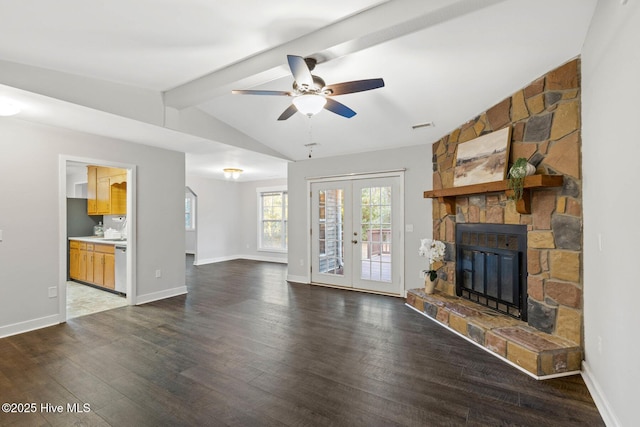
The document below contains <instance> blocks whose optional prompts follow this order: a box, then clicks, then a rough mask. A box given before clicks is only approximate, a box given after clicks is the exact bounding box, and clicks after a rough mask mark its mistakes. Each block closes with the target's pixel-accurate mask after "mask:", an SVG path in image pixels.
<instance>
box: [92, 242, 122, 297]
mask: <svg viewBox="0 0 640 427" xmlns="http://www.w3.org/2000/svg"><path fill="white" fill-rule="evenodd" d="M114 253H115V248H114V246H113V245H98V244H96V245H95V248H94V251H93V255H94V261H93V262H94V266H93V282H92V283H93V284H95V285H99V286H104V287H105V288H109V289H115V288H116V262H115V261H116V258H115V255H114Z"/></svg>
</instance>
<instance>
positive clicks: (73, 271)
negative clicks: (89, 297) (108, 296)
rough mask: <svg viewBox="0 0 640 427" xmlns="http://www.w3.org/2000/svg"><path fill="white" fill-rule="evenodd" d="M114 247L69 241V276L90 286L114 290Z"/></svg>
mask: <svg viewBox="0 0 640 427" xmlns="http://www.w3.org/2000/svg"><path fill="white" fill-rule="evenodd" d="M115 274H116V268H115V246H114V245H103V244H98V243H96V244H93V243H85V242H82V241H78V240H69V276H70V277H71V278H72V279H74V280H78V281H81V282H85V283H90V284H92V285H98V286H102V287H104V288H108V289H115V284H116V280H115Z"/></svg>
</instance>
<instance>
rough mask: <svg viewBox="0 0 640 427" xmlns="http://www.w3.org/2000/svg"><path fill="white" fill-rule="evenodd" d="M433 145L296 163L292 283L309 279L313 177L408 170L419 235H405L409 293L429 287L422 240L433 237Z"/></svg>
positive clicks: (292, 173)
mask: <svg viewBox="0 0 640 427" xmlns="http://www.w3.org/2000/svg"><path fill="white" fill-rule="evenodd" d="M431 142H432V141H425V144H424V145H421V146H417V147H407V148H400V149H394V150H383V151H373V152H369V153H362V154H353V155H347V156H340V157H331V158H322V159H311V160H304V161H300V162H295V163H290V164H289V170H288V187H289V257H288V259H289V279H290V280H292V281H297V282H306V281H307V279H308V276H309V266H308V264H307V263H308V253H309V248H310V242H309V231H308V229H307V220H308V218H309V216H310V212H308V211H307V204H308V200H309V195H308V189H307V178H314V177H317V176H327V175H345V174H350V173H369V172H380V171H385V170H392V169H402V168H406V172H405V183H404V190H405V206H404V214H405V219H404V222H405V226H410V225H413V232H406V233H405V259H404V278H405V283H404V288H405V289H412V288H418V287H422V286H424V282H423V281H422V279H420V278H419V274H420V271H421V270H423V269H424V268H426V267H428V266H427V265H426V264H425V259H424V258H421V257H420V256H419V255H418V247H419V246H420V239H421V238H425V237H431V234H432V217H431V200H430V199H424V198H423V197H422V193H423V191H425V190H430V189H431V186H432V164H431Z"/></svg>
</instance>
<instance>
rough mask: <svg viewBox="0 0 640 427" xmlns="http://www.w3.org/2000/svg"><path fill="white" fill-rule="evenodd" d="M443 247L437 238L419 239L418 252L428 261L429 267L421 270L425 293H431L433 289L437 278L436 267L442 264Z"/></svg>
mask: <svg viewBox="0 0 640 427" xmlns="http://www.w3.org/2000/svg"><path fill="white" fill-rule="evenodd" d="M445 249H446V247H445V245H444V243H442V242H441V241H439V240H434V239H420V249H419V250H418V253H419V254H420V256H422V257H424V258H426V259H427V260H428V261H429V269H428V270H422V274H423V275H424V284H425V289H424V291H425V293H427V294H432V293H433V291H434V289H435V285H436V279H437V278H438V268H440V267H441V266H442V261H443V260H444V254H445Z"/></svg>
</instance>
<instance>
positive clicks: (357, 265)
mask: <svg viewBox="0 0 640 427" xmlns="http://www.w3.org/2000/svg"><path fill="white" fill-rule="evenodd" d="M400 183H401V178H400V177H399V176H385V177H377V178H363V179H352V180H342V181H324V182H313V183H311V198H312V202H311V224H312V228H311V256H312V263H311V281H312V282H314V283H322V284H329V285H335V286H342V287H350V288H355V289H362V290H369V291H375V292H384V293H389V294H395V295H401V294H402V271H403V268H402V259H403V250H404V249H403V248H404V246H403V242H402V227H403V224H402V222H403V221H402V213H401V206H402V205H401V203H400V197H401V192H400Z"/></svg>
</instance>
